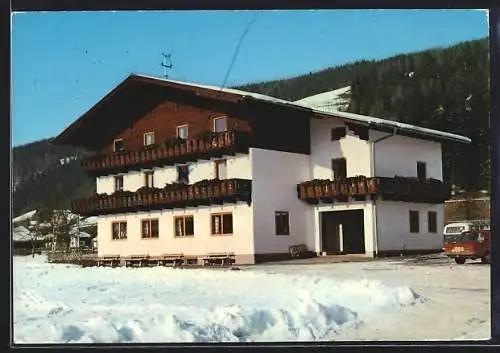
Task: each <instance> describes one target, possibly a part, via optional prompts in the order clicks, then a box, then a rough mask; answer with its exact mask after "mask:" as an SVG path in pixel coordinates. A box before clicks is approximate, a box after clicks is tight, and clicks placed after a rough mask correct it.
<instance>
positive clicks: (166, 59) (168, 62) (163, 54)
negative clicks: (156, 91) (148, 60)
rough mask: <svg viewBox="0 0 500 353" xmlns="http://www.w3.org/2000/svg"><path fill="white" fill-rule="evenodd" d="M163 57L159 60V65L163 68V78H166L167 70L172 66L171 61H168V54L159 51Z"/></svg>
mask: <svg viewBox="0 0 500 353" xmlns="http://www.w3.org/2000/svg"><path fill="white" fill-rule="evenodd" d="M161 55H162V56H163V58H164V59H165V61H164V62H161V63H160V65H161V66H163V67H164V68H165V78H166V79H167V78H168V70H169V69H171V68H172V67H173V65H172V62H171V61H170V54H165V53H161Z"/></svg>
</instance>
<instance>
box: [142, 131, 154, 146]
mask: <svg viewBox="0 0 500 353" xmlns="http://www.w3.org/2000/svg"><path fill="white" fill-rule="evenodd" d="M154 143H155V133H154V132H146V133H145V134H144V146H151V145H153V144H154Z"/></svg>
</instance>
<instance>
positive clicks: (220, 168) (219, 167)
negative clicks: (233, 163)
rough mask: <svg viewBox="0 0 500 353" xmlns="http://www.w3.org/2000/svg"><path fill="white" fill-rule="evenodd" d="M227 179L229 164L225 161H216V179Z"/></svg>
mask: <svg viewBox="0 0 500 353" xmlns="http://www.w3.org/2000/svg"><path fill="white" fill-rule="evenodd" d="M226 178H227V163H226V160H225V159H221V160H218V161H215V179H219V180H223V179H226Z"/></svg>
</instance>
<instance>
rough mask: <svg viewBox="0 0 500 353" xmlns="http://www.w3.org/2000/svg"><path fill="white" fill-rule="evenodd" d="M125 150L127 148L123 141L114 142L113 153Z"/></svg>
mask: <svg viewBox="0 0 500 353" xmlns="http://www.w3.org/2000/svg"><path fill="white" fill-rule="evenodd" d="M124 150H125V146H124V144H123V139H116V140H114V141H113V151H115V152H121V151H124Z"/></svg>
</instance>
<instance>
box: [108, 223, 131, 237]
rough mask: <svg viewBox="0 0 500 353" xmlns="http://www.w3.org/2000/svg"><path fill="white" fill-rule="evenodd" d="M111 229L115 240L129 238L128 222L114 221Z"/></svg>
mask: <svg viewBox="0 0 500 353" xmlns="http://www.w3.org/2000/svg"><path fill="white" fill-rule="evenodd" d="M111 229H112V233H113V240H118V239H127V222H113V223H112V224H111Z"/></svg>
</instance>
